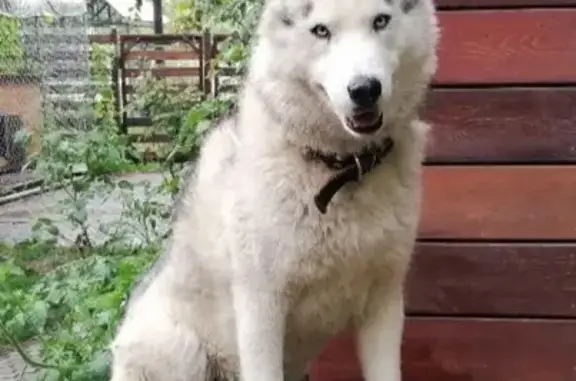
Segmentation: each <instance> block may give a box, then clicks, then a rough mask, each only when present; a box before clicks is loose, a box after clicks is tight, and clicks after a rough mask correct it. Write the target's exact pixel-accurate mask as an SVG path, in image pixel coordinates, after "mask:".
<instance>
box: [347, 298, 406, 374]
mask: <svg viewBox="0 0 576 381" xmlns="http://www.w3.org/2000/svg"><path fill="white" fill-rule="evenodd" d="M379 291H380V289H378V288H377V289H375V290H373V292H372V293H371V295H370V300H369V307H368V309H367V311H368V314H367V316H365V317H364V318H363V319H362V323H361V324H360V326H359V327H358V352H359V353H358V356H359V359H360V363H361V367H362V372H363V373H364V379H365V380H366V381H400V380H401V379H402V375H401V370H400V349H401V348H400V347H401V344H402V331H403V329H404V299H403V293H402V290H401V289H400V288H398V289H397V290H396V291H394V292H390V290H386V288H384V287H383V288H382V289H381V291H380V292H379Z"/></svg>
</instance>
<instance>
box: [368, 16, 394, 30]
mask: <svg viewBox="0 0 576 381" xmlns="http://www.w3.org/2000/svg"><path fill="white" fill-rule="evenodd" d="M391 18H392V17H391V16H390V15H386V14H384V13H381V14H379V15H378V16H376V17H374V21H373V22H372V28H374V30H375V31H380V30H382V29H384V28H386V27H387V26H388V23H390V19H391Z"/></svg>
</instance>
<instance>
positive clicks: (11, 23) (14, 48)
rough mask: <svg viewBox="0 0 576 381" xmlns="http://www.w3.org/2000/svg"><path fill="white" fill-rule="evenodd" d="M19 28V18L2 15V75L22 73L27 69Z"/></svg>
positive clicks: (0, 46) (0, 50)
mask: <svg viewBox="0 0 576 381" xmlns="http://www.w3.org/2000/svg"><path fill="white" fill-rule="evenodd" d="M19 30H20V22H19V21H18V19H16V18H12V17H8V16H4V15H0V75H6V74H20V73H22V71H24V70H25V67H26V65H25V64H26V60H25V56H24V50H23V49H22V45H21V43H20V34H19Z"/></svg>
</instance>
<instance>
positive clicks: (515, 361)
mask: <svg viewBox="0 0 576 381" xmlns="http://www.w3.org/2000/svg"><path fill="white" fill-rule="evenodd" d="M404 338H405V340H404V346H403V381H575V380H576V356H575V355H574V354H575V353H576V322H575V321H534V320H532V321H531V320H477V319H423V318H411V319H409V320H408V322H407V324H406V331H405V337H404ZM362 380H363V378H362V376H361V372H360V369H359V366H358V362H357V360H356V358H355V349H354V340H353V339H352V337H351V336H350V335H345V336H342V337H341V338H339V339H337V340H334V341H333V342H332V343H331V344H330V345H329V346H328V348H327V350H326V351H325V352H324V354H323V355H322V356H320V358H319V360H318V361H317V362H316V363H315V364H314V366H313V367H312V369H311V372H310V381H362Z"/></svg>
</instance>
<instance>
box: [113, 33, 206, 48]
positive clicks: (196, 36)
mask: <svg viewBox="0 0 576 381" xmlns="http://www.w3.org/2000/svg"><path fill="white" fill-rule="evenodd" d="M201 39H202V33H186V34H123V35H121V36H120V40H121V41H123V42H130V43H147V44H159V45H160V44H173V43H176V42H187V41H190V42H195V43H198V42H200V40H201Z"/></svg>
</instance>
